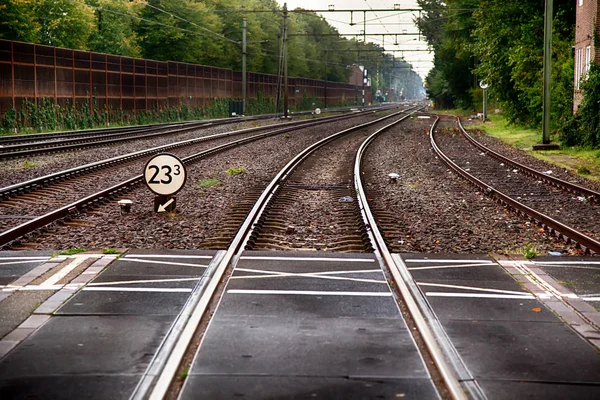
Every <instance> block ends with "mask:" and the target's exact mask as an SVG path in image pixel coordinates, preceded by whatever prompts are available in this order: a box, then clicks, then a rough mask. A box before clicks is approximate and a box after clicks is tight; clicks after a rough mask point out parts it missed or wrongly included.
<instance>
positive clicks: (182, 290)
mask: <svg viewBox="0 0 600 400" xmlns="http://www.w3.org/2000/svg"><path fill="white" fill-rule="evenodd" d="M82 290H84V291H86V292H156V293H191V291H192V289H185V288H129V287H89V286H86V287H84V288H83V289H82Z"/></svg>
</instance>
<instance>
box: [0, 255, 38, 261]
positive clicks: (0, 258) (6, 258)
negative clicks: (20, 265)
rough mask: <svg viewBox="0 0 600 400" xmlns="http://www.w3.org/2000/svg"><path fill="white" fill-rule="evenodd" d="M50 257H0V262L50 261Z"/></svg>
mask: <svg viewBox="0 0 600 400" xmlns="http://www.w3.org/2000/svg"><path fill="white" fill-rule="evenodd" d="M49 259H50V257H48V256H46V257H0V260H33V261H36V260H43V261H45V260H49Z"/></svg>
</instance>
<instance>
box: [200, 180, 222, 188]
mask: <svg viewBox="0 0 600 400" xmlns="http://www.w3.org/2000/svg"><path fill="white" fill-rule="evenodd" d="M220 184H221V182H219V180H218V179H217V178H206V179H200V180H199V181H198V186H200V187H201V188H206V187H213V186H218V185H220Z"/></svg>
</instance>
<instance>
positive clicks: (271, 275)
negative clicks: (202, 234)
mask: <svg viewBox="0 0 600 400" xmlns="http://www.w3.org/2000/svg"><path fill="white" fill-rule="evenodd" d="M235 270H236V271H242V272H253V273H257V274H264V275H258V276H232V277H231V278H230V279H264V278H289V277H302V278H318V279H331V280H341V281H353V282H366V283H387V282H386V281H385V280H378V279H361V278H348V277H343V276H329V274H337V273H341V274H348V273H353V272H356V271H340V272H336V271H327V272H314V273H313V272H311V273H308V272H279V271H267V270H260V269H249V268H239V267H238V268H236V269H235ZM375 271H377V272H381V270H375ZM369 272H373V271H369Z"/></svg>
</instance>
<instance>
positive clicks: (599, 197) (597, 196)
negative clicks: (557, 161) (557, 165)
mask: <svg viewBox="0 0 600 400" xmlns="http://www.w3.org/2000/svg"><path fill="white" fill-rule="evenodd" d="M456 119H457V121H458V126H459V127H460V130H461V133H462V134H463V136H464V137H465V138H466V139H467V140H468V141H469V142H471V143H472V144H473V145H474V146H476V147H477V148H478V149H480V150H482V151H483V152H485V153H486V154H490V155H491V156H492V157H494V158H496V159H498V160H500V161H502V162H504V163H506V164H509V165H511V166H512V167H513V168H515V169H518V170H520V171H521V172H522V173H523V174H524V175H527V176H530V177H532V178H535V179H539V180H541V181H543V182H545V183H547V184H550V185H552V186H554V187H558V188H561V189H563V190H566V191H567V192H571V193H579V194H581V195H583V196H587V197H588V199H589V200H592V201H595V202H596V203H600V193H598V192H596V191H594V190H591V189H588V188H586V187H583V186H580V185H577V184H575V183H571V182H567V181H564V180H562V179H559V178H556V177H554V176H550V175H546V174H544V173H542V172H539V171H536V170H534V169H533V168H530V167H527V166H525V165H523V164H520V163H518V162H516V161H514V160H511V159H510V158H508V157H506V156H504V155H502V154H500V153H498V152H495V151H494V150H492V149H490V148H488V147H486V146H484V145H483V144H481V143H479V142H478V141H477V140H475V138H473V137H472V136H471V135H469V134H468V132H467V131H466V130H465V128H464V127H463V124H462V122H461V120H460V118H459V117H457V118H456Z"/></svg>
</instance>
